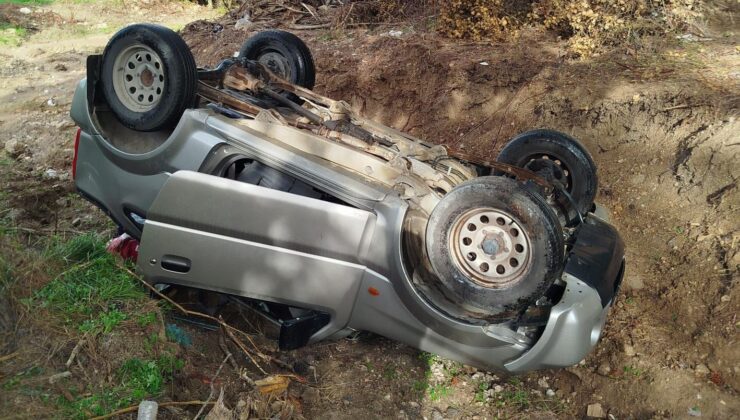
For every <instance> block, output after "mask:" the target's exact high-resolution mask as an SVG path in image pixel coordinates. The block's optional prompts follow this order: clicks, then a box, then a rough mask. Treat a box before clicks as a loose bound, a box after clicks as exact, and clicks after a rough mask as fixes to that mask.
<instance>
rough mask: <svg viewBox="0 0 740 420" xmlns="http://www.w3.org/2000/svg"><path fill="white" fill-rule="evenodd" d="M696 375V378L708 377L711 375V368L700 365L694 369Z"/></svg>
mask: <svg viewBox="0 0 740 420" xmlns="http://www.w3.org/2000/svg"><path fill="white" fill-rule="evenodd" d="M694 373H695V374H696V376H706V375H709V368H708V367H707V366H706V365H705V364H703V363H699V364H698V365H696V367H695V368H694Z"/></svg>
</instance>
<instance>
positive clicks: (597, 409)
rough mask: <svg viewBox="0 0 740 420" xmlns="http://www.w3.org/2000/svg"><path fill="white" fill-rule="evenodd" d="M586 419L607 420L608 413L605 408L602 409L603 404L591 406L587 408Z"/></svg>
mask: <svg viewBox="0 0 740 420" xmlns="http://www.w3.org/2000/svg"><path fill="white" fill-rule="evenodd" d="M586 417H590V418H592V419H603V418H606V411H604V408H602V407H601V404H599V403H596V404H589V405H588V408H586Z"/></svg>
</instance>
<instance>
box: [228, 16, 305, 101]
mask: <svg viewBox="0 0 740 420" xmlns="http://www.w3.org/2000/svg"><path fill="white" fill-rule="evenodd" d="M239 58H247V59H249V60H255V61H259V62H261V63H263V64H265V65H266V66H267V67H268V68H269V69H270V70H271V71H272V72H273V73H275V74H277V75H278V76H280V77H282V78H284V79H285V80H287V81H289V82H291V83H293V84H295V85H298V86H302V87H304V88H306V89H313V86H314V84H315V83H316V68H315V67H314V62H313V57H312V56H311V51H310V50H309V49H308V46H306V44H305V43H304V42H303V41H302V40H301V39H300V38H298V37H297V36H295V35H293V34H292V33H290V32H285V31H278V30H270V31H263V32H258V33H257V34H255V35H253V36H251V37H250V38H249V39H247V40H246V41H245V42H244V44H242V47H241V49H239ZM270 58H272V59H270ZM276 58H282V59H281V60H276Z"/></svg>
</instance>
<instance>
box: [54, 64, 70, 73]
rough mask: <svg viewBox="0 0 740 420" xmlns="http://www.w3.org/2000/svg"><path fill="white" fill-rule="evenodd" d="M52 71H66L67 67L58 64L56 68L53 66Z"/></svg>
mask: <svg viewBox="0 0 740 420" xmlns="http://www.w3.org/2000/svg"><path fill="white" fill-rule="evenodd" d="M54 70H56V71H67V66H65V65H64V64H62V63H59V64H57V65H56V66H54Z"/></svg>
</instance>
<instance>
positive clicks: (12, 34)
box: [0, 22, 28, 47]
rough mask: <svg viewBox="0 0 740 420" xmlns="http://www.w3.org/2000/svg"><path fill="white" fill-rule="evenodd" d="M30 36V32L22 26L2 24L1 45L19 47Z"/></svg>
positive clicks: (0, 24)
mask: <svg viewBox="0 0 740 420" xmlns="http://www.w3.org/2000/svg"><path fill="white" fill-rule="evenodd" d="M27 35H28V30H27V29H26V28H23V27H21V26H16V25H12V24H10V23H6V22H0V45H6V46H11V47H17V46H18V45H20V44H21V42H23V39H24V38H25V37H26V36H27Z"/></svg>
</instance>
